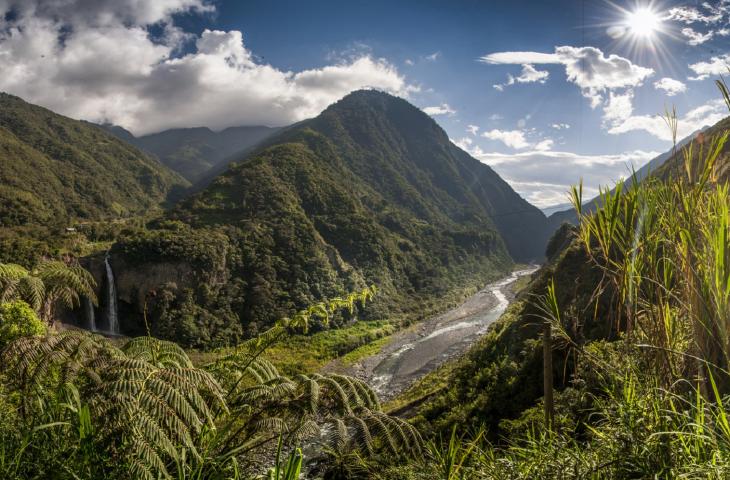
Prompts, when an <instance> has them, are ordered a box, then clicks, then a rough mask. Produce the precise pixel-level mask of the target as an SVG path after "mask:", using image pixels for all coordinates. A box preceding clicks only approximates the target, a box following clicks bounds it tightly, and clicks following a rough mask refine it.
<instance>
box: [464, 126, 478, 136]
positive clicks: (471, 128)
mask: <svg viewBox="0 0 730 480" xmlns="http://www.w3.org/2000/svg"><path fill="white" fill-rule="evenodd" d="M466 131H467V132H469V134H470V135H476V134H477V132H478V131H479V127H478V126H476V125H467V126H466Z"/></svg>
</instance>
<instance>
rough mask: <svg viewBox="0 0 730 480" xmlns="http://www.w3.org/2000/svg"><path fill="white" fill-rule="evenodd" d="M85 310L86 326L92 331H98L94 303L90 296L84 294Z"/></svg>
mask: <svg viewBox="0 0 730 480" xmlns="http://www.w3.org/2000/svg"><path fill="white" fill-rule="evenodd" d="M84 312H86V328H87V329H89V330H91V331H92V332H95V331H96V318H95V317H94V304H93V303H92V302H91V299H90V298H89V297H86V296H84Z"/></svg>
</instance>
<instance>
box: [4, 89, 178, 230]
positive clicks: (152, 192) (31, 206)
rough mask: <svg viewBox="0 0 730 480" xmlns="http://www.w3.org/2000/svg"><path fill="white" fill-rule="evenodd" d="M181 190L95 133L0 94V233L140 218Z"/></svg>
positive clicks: (165, 172)
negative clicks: (83, 221)
mask: <svg viewBox="0 0 730 480" xmlns="http://www.w3.org/2000/svg"><path fill="white" fill-rule="evenodd" d="M187 185H188V183H187V182H186V181H185V180H184V179H183V178H181V177H180V176H179V175H177V174H175V173H174V172H172V171H170V170H169V169H168V168H167V167H165V166H164V165H161V164H160V163H159V162H157V161H156V160H154V159H151V158H149V157H148V156H147V155H145V154H143V153H142V152H140V151H139V150H138V149H136V148H134V147H132V146H131V145H129V144H127V143H125V142H122V141H120V140H119V139H117V138H115V137H114V136H112V135H110V134H109V133H107V132H105V131H103V130H102V129H100V128H98V127H96V126H93V125H91V124H89V123H87V122H81V121H77V120H72V119H70V118H67V117H64V116H61V115H58V114H55V113H53V112H51V111H49V110H47V109H45V108H41V107H38V106H35V105H31V104H29V103H26V102H25V101H23V100H22V99H20V98H18V97H15V96H12V95H7V94H4V93H0V226H3V227H8V226H27V225H29V224H30V225H32V224H36V225H44V226H50V225H64V224H67V223H68V222H69V221H71V220H73V219H88V220H94V219H102V218H114V217H121V216H128V215H132V214H138V213H141V212H144V211H146V210H148V209H150V208H152V207H156V206H159V205H160V204H161V203H162V202H164V201H165V200H166V199H167V197H168V195H169V194H170V193H171V192H172V191H174V190H175V189H176V188H180V187H184V186H187Z"/></svg>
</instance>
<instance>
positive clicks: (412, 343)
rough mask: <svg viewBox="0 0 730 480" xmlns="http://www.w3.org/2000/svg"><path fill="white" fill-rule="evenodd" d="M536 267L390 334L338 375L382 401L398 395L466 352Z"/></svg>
mask: <svg viewBox="0 0 730 480" xmlns="http://www.w3.org/2000/svg"><path fill="white" fill-rule="evenodd" d="M537 268H538V267H537V266H532V267H530V268H525V269H519V270H515V271H513V272H512V273H511V274H510V275H508V276H507V277H504V278H503V279H500V280H498V281H496V282H494V283H491V284H489V285H487V286H486V287H485V288H484V289H483V290H480V291H479V292H477V293H476V294H475V295H473V296H471V297H469V298H468V299H466V301H464V303H462V304H461V305H459V306H458V307H456V308H453V309H450V310H448V311H447V312H444V313H442V314H440V315H437V316H434V317H432V318H428V319H426V320H423V321H421V322H419V323H418V324H416V325H414V326H413V327H411V328H408V329H407V330H405V331H401V332H398V333H396V334H394V335H392V336H391V337H390V338H389V339H388V342H387V343H386V344H385V345H384V346H383V347H382V348H381V349H380V351H379V352H377V353H376V354H374V355H371V356H369V357H366V358H363V359H362V360H359V361H358V362H357V363H356V364H354V365H352V366H350V367H349V368H346V369H344V371H343V373H345V374H348V375H352V376H354V377H356V378H360V379H362V380H364V381H365V382H367V383H368V385H370V386H371V388H372V389H373V390H374V391H375V392H377V393H378V396H379V397H380V398H381V399H383V400H384V401H388V400H390V399H392V398H394V397H396V396H398V395H399V394H400V393H402V392H403V391H404V390H405V389H407V388H408V387H409V386H411V385H412V384H413V383H414V382H415V381H417V380H419V379H421V378H422V377H423V376H425V375H427V374H428V373H431V372H432V371H434V370H436V369H437V368H438V367H440V366H441V365H443V364H444V363H445V362H448V361H449V360H453V359H454V358H458V357H459V356H460V355H462V354H463V353H464V352H465V351H466V350H468V349H469V347H471V345H472V344H473V343H474V342H475V341H476V340H477V339H478V338H479V337H481V336H482V335H484V334H485V333H486V332H487V329H488V328H489V327H490V326H491V325H492V323H494V322H495V321H496V320H497V319H498V318H499V317H500V316H501V315H502V313H504V311H505V310H506V309H507V307H508V305H509V303H510V302H511V301H512V299H513V298H514V296H515V293H516V292H515V290H514V289H515V287H514V285H515V282H516V281H517V280H518V279H520V278H522V277H529V276H530V275H531V274H533V273H534V272H535V271H536V270H537ZM330 368H332V367H330ZM335 368H336V367H335Z"/></svg>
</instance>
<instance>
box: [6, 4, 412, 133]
mask: <svg viewBox="0 0 730 480" xmlns="http://www.w3.org/2000/svg"><path fill="white" fill-rule="evenodd" d="M213 11H214V7H213V6H212V4H211V3H210V2H208V1H206V0H155V1H140V0H98V1H94V2H89V1H86V0H22V1H21V0H10V1H7V0H5V1H4V2H3V1H2V0H0V64H2V72H3V74H2V75H1V76H0V90H1V91H6V92H9V93H13V94H16V95H18V96H21V97H23V98H25V99H26V100H28V101H30V102H33V103H38V104H41V105H43V106H45V107H48V108H50V109H52V110H55V111H58V112H60V113H62V114H65V115H68V116H71V117H74V118H83V119H86V120H90V121H95V122H111V123H115V124H118V125H122V126H124V127H126V128H128V129H130V130H132V131H133V132H134V133H136V134H143V133H149V132H153V131H159V130H163V129H166V128H173V127H182V126H191V125H206V126H208V127H211V128H214V129H218V128H224V127H227V126H231V125H251V124H267V125H284V124H289V123H292V122H295V121H298V120H301V119H304V118H307V117H311V116H314V115H316V114H318V113H319V112H320V111H322V110H323V109H324V108H325V107H326V106H327V105H329V104H330V103H332V102H333V101H335V100H337V99H338V98H340V97H342V96H344V95H346V94H347V93H349V92H350V91H352V90H356V89H360V88H378V89H381V90H385V91H388V92H391V93H395V94H398V95H403V96H407V95H408V93H409V92H412V91H414V90H416V87H414V86H412V85H409V84H408V83H407V81H406V79H405V77H404V76H403V75H402V74H400V73H399V72H398V70H397V68H396V67H395V66H393V65H392V64H391V63H389V62H388V61H386V60H384V59H380V58H376V57H373V56H372V55H370V54H368V53H361V54H360V55H359V56H356V57H350V58H348V59H346V60H342V61H339V62H335V63H333V64H331V65H327V66H324V67H322V68H316V69H310V70H303V71H299V72H291V71H283V70H280V69H277V68H275V67H274V66H272V65H268V64H265V63H262V62H261V61H259V60H258V59H257V57H256V56H255V55H254V54H253V53H252V52H251V51H250V50H249V49H248V48H247V47H246V45H245V44H244V41H243V34H242V33H241V32H240V31H236V30H232V31H213V30H205V31H203V32H202V34H200V35H199V36H197V35H194V34H191V33H189V32H185V31H183V30H182V29H180V28H179V27H178V26H176V25H175V24H174V15H175V14H179V13H190V12H192V13H198V14H207V13H209V12H213ZM8 12H12V15H8ZM153 27H154V28H153ZM182 47H186V48H184V49H183V48H182ZM180 52H185V53H184V54H182V53H180Z"/></svg>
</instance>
